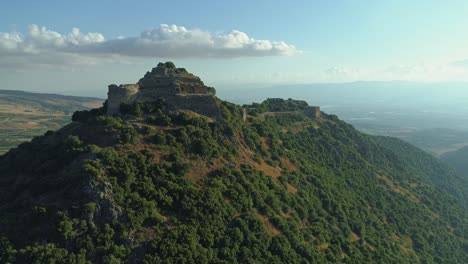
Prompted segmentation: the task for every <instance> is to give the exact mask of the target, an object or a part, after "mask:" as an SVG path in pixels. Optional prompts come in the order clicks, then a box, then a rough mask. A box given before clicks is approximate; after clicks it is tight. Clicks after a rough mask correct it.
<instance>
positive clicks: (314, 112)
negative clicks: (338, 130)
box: [304, 106, 320, 118]
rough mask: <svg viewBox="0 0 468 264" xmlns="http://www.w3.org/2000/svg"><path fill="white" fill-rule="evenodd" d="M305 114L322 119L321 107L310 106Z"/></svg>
mask: <svg viewBox="0 0 468 264" xmlns="http://www.w3.org/2000/svg"><path fill="white" fill-rule="evenodd" d="M304 114H305V115H306V116H308V117H310V118H319V117H320V106H308V107H307V108H306V109H305V110H304Z"/></svg>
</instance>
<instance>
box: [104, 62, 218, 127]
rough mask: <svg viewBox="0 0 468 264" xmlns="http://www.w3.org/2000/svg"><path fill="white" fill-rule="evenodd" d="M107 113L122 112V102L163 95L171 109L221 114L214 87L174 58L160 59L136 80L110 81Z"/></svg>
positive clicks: (150, 98)
mask: <svg viewBox="0 0 468 264" xmlns="http://www.w3.org/2000/svg"><path fill="white" fill-rule="evenodd" d="M107 96H108V99H107V114H111V115H113V114H119V112H120V105H121V104H122V103H125V104H133V103H136V102H142V103H144V102H153V101H156V100H158V99H159V98H163V99H164V100H165V102H166V106H167V108H168V110H170V111H176V110H182V109H186V110H190V111H193V112H195V113H199V114H202V115H205V116H208V117H212V118H216V117H218V116H219V108H218V105H217V102H216V97H215V96H214V88H211V87H207V86H205V84H204V83H203V82H202V81H201V80H200V78H199V77H197V76H195V75H193V74H191V73H189V72H188V71H187V70H185V69H184V68H176V67H175V65H174V64H173V63H172V62H166V63H159V64H158V66H157V67H155V68H153V69H152V70H151V72H147V73H146V74H145V76H144V77H143V78H141V79H140V80H139V81H138V83H136V84H121V85H119V86H117V85H115V84H111V85H109V91H108V93H107Z"/></svg>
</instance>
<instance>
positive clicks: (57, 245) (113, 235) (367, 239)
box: [0, 91, 468, 263]
mask: <svg viewBox="0 0 468 264" xmlns="http://www.w3.org/2000/svg"><path fill="white" fill-rule="evenodd" d="M146 92H148V91H146ZM216 107H217V108H218V110H219V115H218V116H216V117H207V116H205V115H201V114H199V113H197V112H196V111H195V110H196V109H194V110H193V111H191V110H187V109H183V106H182V105H179V109H173V105H172V106H170V105H169V107H168V105H167V104H166V103H165V102H164V98H159V99H157V100H154V101H147V100H146V101H135V102H133V103H132V104H125V103H122V104H121V106H120V109H119V114H118V115H113V116H111V115H107V114H106V112H107V106H106V105H104V106H103V107H102V108H99V109H93V110H91V111H78V112H76V113H75V114H74V115H73V121H74V122H73V123H71V124H68V125H66V126H65V127H63V128H62V129H59V130H57V131H56V132H47V133H46V134H45V135H44V136H41V137H37V138H34V139H33V140H32V141H31V142H29V143H23V144H21V145H20V146H19V147H18V148H15V149H12V150H10V151H9V152H8V153H7V154H5V155H3V156H0V192H1V193H2V195H1V196H0V234H1V235H0V236H1V237H0V260H1V262H18V263H52V262H55V263H122V262H125V263H142V262H143V263H255V262H260V263H376V262H377V263H467V262H468V253H467V252H468V251H467V248H468V243H467V242H468V241H467V231H466V230H468V214H467V210H466V202H467V200H466V194H467V189H468V185H467V182H466V180H465V179H464V178H460V177H458V176H457V175H456V174H455V173H454V172H453V171H452V170H451V169H450V168H448V167H447V166H446V165H445V164H443V163H441V162H440V161H438V160H437V159H435V158H433V157H432V156H430V155H429V154H426V153H424V152H422V151H420V150H418V149H416V148H414V147H412V146H411V145H409V144H407V143H404V142H403V141H400V140H397V139H393V138H387V137H375V136H369V135H366V134H363V133H360V132H358V131H357V130H355V129H354V128H353V127H352V126H350V125H348V124H347V123H345V122H343V121H341V120H340V119H339V118H338V117H336V116H333V115H327V114H326V113H319V114H317V113H316V114H315V115H311V114H310V112H309V111H308V110H309V106H308V105H307V103H305V102H304V101H296V100H281V99H269V100H267V101H265V102H263V103H260V104H258V103H254V104H251V105H244V106H243V107H241V106H239V105H235V104H231V103H229V102H225V101H222V100H219V99H216ZM171 108H172V109H171ZM25 164H27V165H28V166H25Z"/></svg>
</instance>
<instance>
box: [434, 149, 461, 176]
mask: <svg viewBox="0 0 468 264" xmlns="http://www.w3.org/2000/svg"><path fill="white" fill-rule="evenodd" d="M440 159H441V160H443V161H445V162H446V163H448V164H449V165H450V166H452V167H453V168H455V169H456V170H457V172H458V173H459V174H460V175H463V176H465V177H468V146H467V147H463V148H461V149H459V150H456V151H451V152H447V153H444V154H443V155H442V156H441V157H440Z"/></svg>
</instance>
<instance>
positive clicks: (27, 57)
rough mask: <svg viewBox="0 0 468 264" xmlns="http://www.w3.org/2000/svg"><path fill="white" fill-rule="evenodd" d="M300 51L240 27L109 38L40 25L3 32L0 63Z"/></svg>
mask: <svg viewBox="0 0 468 264" xmlns="http://www.w3.org/2000/svg"><path fill="white" fill-rule="evenodd" d="M298 53H301V51H300V50H298V49H296V48H295V47H294V46H292V45H289V44H287V43H285V42H282V41H279V42H277V41H271V40H256V39H254V38H252V37H250V36H248V35H247V34H246V33H244V32H241V31H237V30H233V31H231V32H229V33H225V34H213V33H210V32H208V31H203V30H200V29H187V28H185V27H181V26H176V25H166V24H162V25H160V26H159V27H158V28H155V29H152V30H145V31H143V32H142V33H141V34H140V35H139V36H137V37H118V38H115V39H110V40H106V39H105V37H104V36H103V35H102V34H101V33H93V32H91V33H82V32H81V31H80V30H79V29H78V28H73V29H72V31H71V32H70V33H68V34H61V33H58V32H55V31H52V30H49V29H47V28H46V27H40V26H38V25H31V26H30V27H29V31H28V32H26V33H25V34H21V33H18V32H10V33H8V32H0V59H1V60H0V67H1V66H8V67H12V66H15V65H16V66H17V67H24V66H27V65H30V64H44V65H55V64H57V65H66V64H89V63H91V64H93V63H98V62H100V61H102V60H115V59H116V58H118V57H143V58H144V57H161V58H190V57H195V58H210V57H211V58H235V57H260V56H291V55H295V54H298Z"/></svg>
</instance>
